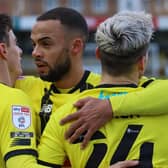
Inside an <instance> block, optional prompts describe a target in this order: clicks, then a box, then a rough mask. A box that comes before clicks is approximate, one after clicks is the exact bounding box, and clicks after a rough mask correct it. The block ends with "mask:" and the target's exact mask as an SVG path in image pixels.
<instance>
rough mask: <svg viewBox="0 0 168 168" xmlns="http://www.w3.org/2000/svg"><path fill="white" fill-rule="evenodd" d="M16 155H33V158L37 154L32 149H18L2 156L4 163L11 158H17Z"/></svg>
mask: <svg viewBox="0 0 168 168" xmlns="http://www.w3.org/2000/svg"><path fill="white" fill-rule="evenodd" d="M18 155H33V156H36V157H37V156H38V153H37V151H36V150H33V149H19V150H14V151H11V152H8V153H7V154H6V155H5V156H4V160H5V162H6V161H7V160H8V159H9V158H11V157H13V156H18Z"/></svg>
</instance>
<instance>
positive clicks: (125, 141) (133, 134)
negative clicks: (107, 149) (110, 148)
mask: <svg viewBox="0 0 168 168" xmlns="http://www.w3.org/2000/svg"><path fill="white" fill-rule="evenodd" d="M141 129H142V125H129V126H128V127H127V130H126V132H125V134H124V136H123V138H122V139H121V141H120V144H119V145H118V147H117V149H116V151H115V153H114V155H113V157H112V159H111V162H110V165H111V164H114V163H116V162H118V161H123V160H126V158H127V156H128V153H129V151H130V149H131V147H132V145H133V144H134V142H135V140H136V138H137V136H138V134H139V133H140V130H141Z"/></svg>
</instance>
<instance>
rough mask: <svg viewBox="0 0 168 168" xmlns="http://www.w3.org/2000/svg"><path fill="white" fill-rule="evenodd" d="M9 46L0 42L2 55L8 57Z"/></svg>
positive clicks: (0, 53) (0, 54)
mask: <svg viewBox="0 0 168 168" xmlns="http://www.w3.org/2000/svg"><path fill="white" fill-rule="evenodd" d="M7 53H8V52H7V46H6V44H5V43H0V57H1V58H3V59H7Z"/></svg>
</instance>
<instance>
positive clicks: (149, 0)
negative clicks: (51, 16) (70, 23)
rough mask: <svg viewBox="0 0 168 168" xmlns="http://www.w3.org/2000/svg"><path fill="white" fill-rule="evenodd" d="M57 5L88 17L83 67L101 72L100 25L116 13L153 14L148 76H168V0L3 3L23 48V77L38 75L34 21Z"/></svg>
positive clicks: (26, 0)
mask: <svg viewBox="0 0 168 168" xmlns="http://www.w3.org/2000/svg"><path fill="white" fill-rule="evenodd" d="M58 6H64V7H71V8H74V9H76V10H78V11H79V12H80V13H82V14H83V15H84V16H85V18H86V20H87V23H88V26H89V31H90V37H89V41H88V43H87V45H86V49H85V53H84V65H85V67H86V68H87V69H90V70H93V71H95V72H98V73H99V72H100V71H101V70H100V66H99V62H98V60H96V59H95V53H94V51H95V47H96V45H95V43H94V33H95V30H96V27H97V25H98V24H99V23H100V22H101V21H103V20H104V19H105V18H107V17H109V16H111V15H113V14H114V13H116V12H117V11H122V10H131V11H146V12H149V13H151V14H152V16H153V23H154V28H155V34H154V38H153V40H152V44H151V46H150V57H149V61H150V66H149V65H148V67H147V71H146V75H150V76H158V77H166V76H168V43H167V40H168V0H0V12H1V13H8V14H9V15H11V16H12V18H13V25H14V30H15V33H16V36H17V38H18V42H19V45H20V46H21V48H22V49H23V59H22V65H23V70H24V74H32V73H33V74H35V75H36V71H35V65H34V64H33V60H32V58H31V51H32V45H31V41H30V38H29V37H30V31H31V28H32V26H33V24H34V22H35V19H36V17H37V16H38V15H40V14H41V13H42V12H44V11H47V10H49V9H52V8H54V7H58Z"/></svg>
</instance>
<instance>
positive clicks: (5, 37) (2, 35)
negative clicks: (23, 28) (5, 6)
mask: <svg viewBox="0 0 168 168" xmlns="http://www.w3.org/2000/svg"><path fill="white" fill-rule="evenodd" d="M11 29H12V21H11V18H10V17H9V16H8V15H7V14H3V13H1V14H0V42H4V43H6V44H7V45H9V34H8V32H9V31H10V30H11Z"/></svg>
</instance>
